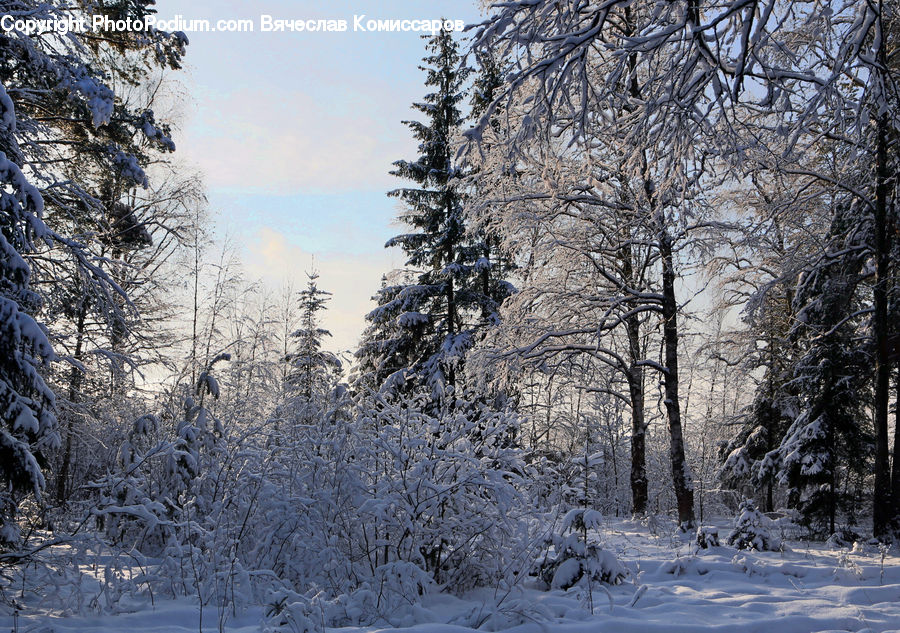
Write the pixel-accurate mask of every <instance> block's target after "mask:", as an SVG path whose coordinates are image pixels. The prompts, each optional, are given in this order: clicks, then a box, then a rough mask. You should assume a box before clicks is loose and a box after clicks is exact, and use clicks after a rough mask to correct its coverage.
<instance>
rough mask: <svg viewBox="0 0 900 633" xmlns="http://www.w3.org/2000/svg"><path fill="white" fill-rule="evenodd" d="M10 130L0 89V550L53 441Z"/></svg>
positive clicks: (30, 235)
mask: <svg viewBox="0 0 900 633" xmlns="http://www.w3.org/2000/svg"><path fill="white" fill-rule="evenodd" d="M15 128H16V114H15V110H14V107H13V103H12V101H11V100H10V98H9V96H8V94H7V92H6V89H5V88H4V87H3V85H2V84H0V349H2V350H3V351H2V353H0V546H3V545H10V544H14V543H15V542H16V541H17V540H18V536H19V534H18V528H17V526H16V514H17V508H18V502H19V498H20V496H21V495H22V494H27V493H34V494H35V495H37V496H38V497H39V496H40V493H41V490H42V489H43V487H44V477H43V474H42V473H41V468H40V465H39V462H40V459H41V455H42V454H43V453H44V451H46V450H47V449H48V448H52V447H53V445H54V444H55V443H57V442H58V436H57V435H56V417H55V411H54V402H55V398H54V395H53V393H52V391H51V390H50V389H49V388H48V387H47V385H46V383H45V382H44V379H43V377H42V375H41V368H42V366H43V365H45V364H46V363H48V362H49V361H51V360H54V359H55V356H54V353H53V349H52V348H51V346H50V342H49V340H48V339H47V336H46V333H45V332H44V330H43V329H42V328H41V327H39V326H38V324H37V322H36V321H35V320H34V316H33V315H34V313H35V312H36V311H37V310H38V309H39V307H40V299H39V297H38V295H37V294H36V293H35V292H34V290H32V288H31V269H30V267H29V266H28V264H27V263H26V261H25V259H24V258H23V254H25V253H28V252H30V251H32V250H34V248H35V244H36V242H38V241H39V240H41V239H42V238H46V237H47V236H48V235H49V231H48V229H47V227H46V226H45V225H44V223H43V221H42V219H41V214H42V212H43V199H42V197H41V195H40V193H39V192H38V190H37V189H36V188H35V187H34V186H33V185H31V184H30V183H29V182H28V181H27V179H26V178H25V176H24V174H23V173H22V170H21V168H20V165H19V164H18V163H17V162H16V160H21V154H20V153H19V152H18V147H17V144H16V140H15V137H14V134H15ZM7 152H9V153H10V156H9V157H8V156H7Z"/></svg>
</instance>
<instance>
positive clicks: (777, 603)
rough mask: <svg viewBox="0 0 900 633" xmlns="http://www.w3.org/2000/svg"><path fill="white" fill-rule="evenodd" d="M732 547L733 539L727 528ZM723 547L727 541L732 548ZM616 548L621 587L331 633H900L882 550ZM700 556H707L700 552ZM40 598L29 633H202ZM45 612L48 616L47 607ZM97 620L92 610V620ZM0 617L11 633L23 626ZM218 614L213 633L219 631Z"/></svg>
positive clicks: (208, 625)
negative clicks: (56, 606) (624, 571)
mask: <svg viewBox="0 0 900 633" xmlns="http://www.w3.org/2000/svg"><path fill="white" fill-rule="evenodd" d="M719 527H720V535H721V536H722V537H724V536H725V535H726V534H727V532H728V528H727V527H725V525H724V524H720V526H719ZM723 540H724V538H723ZM604 545H605V547H607V548H609V549H611V550H613V551H615V553H616V554H617V555H618V556H619V557H620V559H621V560H622V561H623V562H624V563H625V564H626V565H627V567H628V568H629V569H630V570H631V572H632V578H631V579H630V580H629V581H628V582H626V583H624V584H621V585H619V586H615V587H605V588H604V587H600V586H599V585H596V584H595V585H594V586H593V587H592V591H589V590H588V588H586V587H578V586H576V587H573V588H572V589H569V590H568V591H541V590H539V589H537V588H536V587H535V586H534V585H529V584H527V583H525V584H523V586H518V587H515V588H513V589H512V590H511V591H507V592H504V593H500V592H498V591H496V590H487V589H480V590H477V591H474V592H472V593H471V594H468V595H466V596H463V597H461V598H456V597H452V596H447V595H440V594H438V595H433V596H428V597H426V598H425V600H424V602H423V604H422V606H421V607H417V608H411V609H409V610H408V611H406V612H405V613H398V614H395V616H396V617H392V620H393V622H392V623H391V625H389V624H387V623H383V624H382V625H380V626H371V627H360V628H344V629H330V630H329V633H382V632H385V631H389V630H390V631H396V632H397V633H401V632H402V633H468V632H471V631H472V630H474V629H480V630H482V631H485V630H487V631H509V632H510V633H548V632H550V631H552V632H553V633H606V632H609V633H654V632H665V633H692V632H707V631H709V632H711V631H722V632H726V631H727V632H729V633H752V632H760V633H813V632H820V631H856V632H861V631H866V632H868V631H873V632H874V631H900V558H898V556H897V550H896V548H895V549H894V550H892V551H891V552H890V553H889V554H888V556H887V557H886V558H885V560H884V566H883V573H882V564H881V563H882V560H881V553H880V552H879V551H878V549H877V548H875V547H868V548H866V547H862V548H856V549H854V550H852V551H851V550H850V549H849V548H845V549H832V548H830V547H828V546H826V545H824V544H822V543H809V544H808V543H805V542H802V541H790V540H789V541H787V542H786V548H785V551H783V552H742V551H737V550H735V549H733V548H731V547H727V546H722V547H713V548H710V549H706V550H699V551H698V550H696V548H695V547H693V546H692V539H691V538H690V537H687V536H683V537H680V538H679V537H673V536H670V535H669V534H668V532H667V533H666V534H665V535H663V534H662V533H658V534H657V535H653V534H651V533H650V530H648V528H647V527H646V526H643V525H641V524H639V523H635V522H631V521H610V522H607V530H606V532H605V534H604ZM695 552H696V553H695ZM38 594H39V590H36V591H35V593H34V595H32V596H28V595H25V596H24V597H23V598H22V601H23V602H24V605H23V606H24V610H23V613H22V615H20V617H19V621H18V631H19V632H22V633H26V632H28V633H69V632H72V631H93V632H97V633H112V632H116V633H118V632H121V631H126V632H128V633H181V632H188V631H200V628H199V621H198V616H199V612H198V609H197V606H196V605H195V604H192V603H190V602H189V601H186V600H182V601H162V602H161V601H160V600H158V599H157V600H156V604H155V606H152V607H151V606H150V604H149V601H147V602H144V603H136V604H131V605H127V604H120V605H119V608H120V609H121V610H126V611H131V612H126V613H120V614H118V615H77V616H73V615H71V614H67V613H64V612H61V611H60V610H55V611H54V610H51V609H50V608H49V607H47V606H46V604H43V603H45V602H46V601H43V602H42V601H40V600H39V599H38ZM37 605H40V606H39V607H38V606H37ZM86 611H89V609H87V610H86ZM7 613H8V610H6V609H5V610H4V615H3V616H0V632H2V633H6V631H12V630H13V627H14V623H13V619H12V618H11V617H9V616H8V615H6V614H7ZM262 618H263V609H262V608H257V609H252V610H249V611H247V612H245V613H243V614H239V615H238V616H237V617H229V618H228V619H227V620H226V622H225V624H224V626H223V627H222V629H221V630H222V631H228V632H229V633H250V632H251V631H252V632H255V631H259V630H260V622H261V620H262ZM219 630H220V628H219V622H218V614H217V612H216V609H215V608H214V607H206V608H205V609H204V626H203V631H219Z"/></svg>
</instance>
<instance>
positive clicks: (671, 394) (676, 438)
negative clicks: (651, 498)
mask: <svg viewBox="0 0 900 633" xmlns="http://www.w3.org/2000/svg"><path fill="white" fill-rule="evenodd" d="M659 254H660V257H661V258H662V281H663V304H662V311H663V341H664V345H665V373H664V375H663V377H664V378H663V379H664V386H665V396H666V401H665V404H666V413H667V414H668V417H669V436H670V445H669V454H670V457H671V460H672V481H673V483H674V485H675V500H676V502H677V504H678V522H679V523H680V524H681V525H682V527H684V528H690V527H693V525H694V484H693V481H692V478H691V474H690V472H688V465H687V460H686V459H685V456H684V434H683V432H682V428H681V405H680V400H679V396H678V321H677V315H678V303H677V301H676V298H675V264H674V260H673V256H672V238H671V236H669V234H668V232H667V231H666V229H665V228H664V227H660V229H659Z"/></svg>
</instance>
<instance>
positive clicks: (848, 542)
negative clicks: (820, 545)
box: [825, 527, 861, 549]
mask: <svg viewBox="0 0 900 633" xmlns="http://www.w3.org/2000/svg"><path fill="white" fill-rule="evenodd" d="M860 538H861V537H860V535H859V534H857V533H856V532H855V531H853V530H851V529H850V528H848V527H842V528H838V529H837V530H835V532H834V534H832V535H831V536H829V537H828V539H827V540H826V541H825V544H826V545H828V546H829V547H831V548H832V549H843V548H846V547H853V545H854V543H856V542H857V541H858V540H860Z"/></svg>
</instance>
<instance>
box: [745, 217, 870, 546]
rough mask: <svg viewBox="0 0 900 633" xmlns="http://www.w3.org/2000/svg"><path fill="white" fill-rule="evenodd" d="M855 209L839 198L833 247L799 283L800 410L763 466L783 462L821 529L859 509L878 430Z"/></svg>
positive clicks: (795, 502)
mask: <svg viewBox="0 0 900 633" xmlns="http://www.w3.org/2000/svg"><path fill="white" fill-rule="evenodd" d="M856 212H857V210H856V209H854V208H853V207H852V205H838V208H837V210H836V212H835V215H834V219H833V220H832V223H831V227H830V231H829V235H828V236H827V238H828V244H829V248H828V249H827V250H826V251H825V253H824V254H823V256H822V258H821V260H820V261H818V262H817V263H816V265H815V266H814V267H813V268H812V269H811V270H809V271H808V272H807V274H806V275H804V276H803V278H802V279H801V281H800V283H799V286H798V291H797V296H796V298H795V299H794V303H795V310H796V314H797V317H796V320H797V325H796V326H795V328H794V329H793V332H792V337H793V338H794V339H795V340H796V342H797V346H798V350H799V353H798V357H797V360H796V361H795V363H794V366H793V376H792V383H793V385H794V386H795V388H796V390H797V393H798V415H797V416H796V417H795V418H794V420H793V422H792V424H791V426H790V428H789V429H788V430H787V432H786V434H785V436H784V438H783V439H782V441H781V444H780V446H779V448H777V449H776V450H775V451H773V452H771V453H770V454H769V455H768V456H767V457H766V459H765V461H764V463H763V465H762V467H761V469H760V472H761V474H762V475H763V476H765V475H766V474H767V473H770V472H773V471H774V469H775V468H776V465H777V472H778V477H779V480H780V481H781V483H783V484H785V485H787V486H788V487H789V493H790V495H791V499H790V501H791V505H792V506H795V507H797V508H798V509H799V510H800V512H801V515H802V521H803V523H804V524H806V525H807V526H809V527H810V528H811V529H813V530H814V531H816V532H818V533H825V532H826V531H827V533H828V534H832V533H834V531H835V527H836V522H837V519H838V516H839V513H841V512H846V513H847V515H848V516H849V517H850V518H852V517H853V516H854V513H855V504H856V503H857V501H858V499H857V498H856V496H857V495H856V494H855V493H854V490H853V487H854V485H857V484H858V482H859V481H860V480H861V478H862V477H863V476H864V475H865V473H866V472H867V471H868V469H869V466H870V465H869V463H868V460H867V458H866V456H867V455H869V454H870V453H871V449H872V440H873V437H872V432H871V427H870V426H869V425H868V424H866V417H867V416H866V414H865V403H866V398H865V394H866V393H867V392H868V384H867V382H868V372H869V368H870V367H871V364H870V361H869V359H868V357H867V353H866V349H865V347H863V346H860V345H859V343H858V341H859V339H860V336H859V335H858V333H857V329H858V328H861V327H862V324H861V323H860V321H859V316H858V315H859V314H860V312H861V311H860V310H859V309H858V308H859V305H858V303H859V300H858V297H857V296H856V291H857V287H858V285H859V283H860V281H861V280H862V277H863V275H864V264H865V249H864V248H863V247H862V246H861V245H862V244H863V243H864V242H863V240H864V239H865V236H864V235H861V234H860V233H859V231H858V229H859V228H860V227H859V225H858V224H856V222H855V218H854V213H856ZM855 315H856V316H855Z"/></svg>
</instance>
